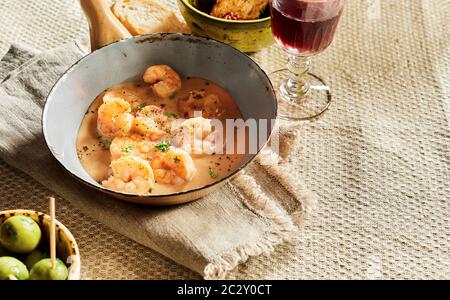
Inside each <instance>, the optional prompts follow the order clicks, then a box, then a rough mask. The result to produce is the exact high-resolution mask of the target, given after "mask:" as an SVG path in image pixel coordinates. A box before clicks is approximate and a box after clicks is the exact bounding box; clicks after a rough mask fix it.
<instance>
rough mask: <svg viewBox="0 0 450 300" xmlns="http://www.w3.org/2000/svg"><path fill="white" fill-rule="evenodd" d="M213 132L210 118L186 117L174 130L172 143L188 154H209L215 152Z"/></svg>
mask: <svg viewBox="0 0 450 300" xmlns="http://www.w3.org/2000/svg"><path fill="white" fill-rule="evenodd" d="M215 134H216V132H215V131H214V130H213V127H212V125H211V120H210V119H205V118H203V117H197V118H192V119H187V120H185V121H183V122H182V123H181V124H180V126H179V127H178V128H177V129H176V130H175V132H174V138H173V140H172V144H173V145H174V146H176V147H179V148H181V149H183V150H185V151H187V152H188V153H190V154H211V153H214V152H217V149H216V144H215V142H216V140H215V137H216V135H215Z"/></svg>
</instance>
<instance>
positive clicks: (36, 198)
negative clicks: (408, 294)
mask: <svg viewBox="0 0 450 300" xmlns="http://www.w3.org/2000/svg"><path fill="white" fill-rule="evenodd" d="M378 4H380V6H379V7H378ZM55 7H56V9H55ZM55 11H58V12H59V13H54V12H55ZM449 19H450V2H449V1H448V0H445V1H433V0H423V1H419V0H417V1H409V0H384V1H373V0H371V1H365V0H361V1H351V0H350V1H348V5H347V8H346V12H345V15H344V17H343V19H342V22H341V25H340V28H339V33H338V35H337V37H336V41H335V43H334V45H333V46H332V47H331V48H330V49H328V50H327V51H326V52H325V53H324V54H323V55H321V56H320V57H319V58H318V59H317V60H316V62H315V69H314V70H315V71H317V73H320V74H323V75H325V76H326V78H327V79H328V81H329V82H330V83H331V84H332V85H333V87H334V94H335V102H334V104H333V106H332V108H331V110H330V111H329V112H327V114H326V115H325V116H324V117H323V118H321V119H320V120H319V121H317V122H313V123H310V124H307V125H306V126H305V136H304V140H303V141H302V142H301V143H300V144H299V145H298V152H297V153H294V154H293V155H291V159H290V160H291V173H292V176H295V174H298V173H300V174H302V175H303V177H304V178H305V179H306V180H307V183H308V185H309V186H310V187H312V188H313V190H315V191H316V192H317V193H318V194H319V196H320V199H321V201H320V206H319V208H318V209H317V210H316V212H315V213H314V214H313V215H312V216H311V217H310V218H309V221H307V222H306V226H305V228H304V230H302V232H301V236H299V237H298V240H297V241H295V242H294V243H292V244H290V245H285V246H282V247H280V248H277V250H276V254H275V255H272V256H271V257H258V258H256V259H251V260H250V262H249V263H247V264H245V265H243V266H242V267H240V268H239V270H236V271H235V272H233V274H232V277H236V278H450V255H449V253H450V251H449V250H450V249H449V244H450V243H449V242H450V235H449V232H450V230H449V220H450V216H449V211H450V204H449V200H450V199H449V195H450V187H449V182H450V174H449V169H450V168H449V124H448V119H449V115H450V114H449V100H450V82H449V78H450V53H449V51H450V42H449V41H450V31H449V27H448V26H449V25H448V20H449ZM0 26H1V28H2V31H1V32H0V46H1V50H2V51H6V49H7V45H8V44H10V43H12V42H17V41H23V42H26V43H28V44H29V45H30V46H33V47H35V48H38V49H45V48H50V47H54V46H57V45H59V44H62V43H64V42H66V41H68V40H71V39H74V38H81V37H84V36H85V35H86V33H87V29H86V26H85V23H84V20H83V17H82V15H81V12H80V10H79V8H78V6H77V4H76V3H74V1H62V0H55V1H48V0H43V1H15V0H6V1H5V0H4V1H1V2H0ZM254 58H255V60H257V61H258V62H259V63H261V65H262V66H263V68H265V69H266V70H268V71H270V70H274V69H278V68H279V67H282V66H283V59H284V57H283V55H282V54H281V52H280V51H279V50H278V49H276V48H275V47H272V48H270V49H266V50H264V51H262V52H260V53H257V54H256V55H254ZM0 170H1V172H0V182H1V183H2V184H1V189H0V199H1V201H0V209H1V208H3V207H11V206H13V207H18V206H21V207H29V206H32V207H36V208H39V207H40V206H39V205H41V207H42V204H43V203H41V201H42V200H41V199H43V197H45V196H46V195H48V193H49V191H48V190H45V188H43V187H42V186H40V185H38V184H37V183H35V182H33V181H32V179H30V178H29V177H27V176H26V175H24V174H22V173H20V172H18V171H16V170H13V169H11V168H10V167H8V166H5V165H4V164H1V168H0ZM59 203H60V209H61V210H62V211H61V212H60V219H61V221H63V222H64V223H66V224H67V225H68V226H70V228H71V229H72V230H73V231H74V232H75V234H76V235H77V236H79V242H80V246H81V251H82V253H83V254H84V255H83V272H84V274H83V275H84V277H85V278H86V277H91V278H191V277H192V276H195V274H193V273H191V272H190V271H188V270H186V269H183V268H182V267H179V266H177V265H174V264H173V263H171V262H170V261H168V260H166V259H164V258H162V257H161V256H159V255H157V254H154V253H153V252H151V251H149V250H147V249H145V248H143V247H141V246H139V245H137V244H135V243H132V242H131V241H129V240H128V239H126V238H123V237H121V236H120V235H117V234H115V233H113V232H111V231H109V230H107V229H105V228H104V227H103V226H102V225H100V224H98V223H96V222H93V221H92V220H89V219H88V218H84V217H81V216H80V215H79V214H78V212H77V211H76V210H74V209H73V208H72V207H70V206H69V205H67V204H66V203H65V202H64V200H63V199H59ZM75 216H76V217H75ZM99 256H101V257H103V256H104V257H105V259H99Z"/></svg>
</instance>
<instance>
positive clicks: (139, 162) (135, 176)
mask: <svg viewBox="0 0 450 300" xmlns="http://www.w3.org/2000/svg"><path fill="white" fill-rule="evenodd" d="M111 169H112V173H113V174H112V175H111V176H110V177H109V178H108V179H107V180H104V181H103V182H102V185H103V186H104V187H105V188H108V189H111V190H115V191H120V192H126V193H130V194H139V195H144V194H149V193H151V190H152V189H153V186H154V184H155V180H154V175H153V170H152V168H151V167H150V164H149V163H148V161H146V160H143V159H142V158H139V157H134V156H126V157H121V158H119V159H117V160H114V161H112V162H111Z"/></svg>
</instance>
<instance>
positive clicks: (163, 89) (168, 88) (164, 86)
mask: <svg viewBox="0 0 450 300" xmlns="http://www.w3.org/2000/svg"><path fill="white" fill-rule="evenodd" d="M144 81H145V82H146V83H149V84H152V85H153V91H154V93H155V94H156V95H157V96H158V97H161V98H169V97H173V96H174V95H175V94H176V92H178V91H179V90H180V88H181V78H180V76H179V75H178V74H177V72H175V71H174V70H173V69H172V68H171V67H169V66H167V65H155V66H151V67H149V68H148V69H147V70H146V71H145V73H144Z"/></svg>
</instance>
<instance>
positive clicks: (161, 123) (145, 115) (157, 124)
mask: <svg viewBox="0 0 450 300" xmlns="http://www.w3.org/2000/svg"><path fill="white" fill-rule="evenodd" d="M169 123H170V120H169V118H168V117H166V116H165V115H164V110H162V109H161V108H159V107H157V106H155V105H148V106H146V107H144V108H143V109H142V110H140V111H139V112H138V113H137V114H136V117H135V119H134V124H133V130H134V132H136V133H138V134H141V135H143V136H146V137H148V138H149V139H150V140H152V141H156V140H159V139H161V138H162V137H163V136H164V135H166V134H168V132H169V130H170V124H169Z"/></svg>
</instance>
